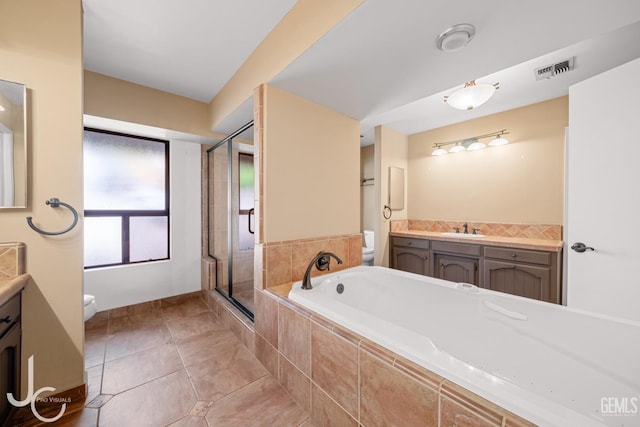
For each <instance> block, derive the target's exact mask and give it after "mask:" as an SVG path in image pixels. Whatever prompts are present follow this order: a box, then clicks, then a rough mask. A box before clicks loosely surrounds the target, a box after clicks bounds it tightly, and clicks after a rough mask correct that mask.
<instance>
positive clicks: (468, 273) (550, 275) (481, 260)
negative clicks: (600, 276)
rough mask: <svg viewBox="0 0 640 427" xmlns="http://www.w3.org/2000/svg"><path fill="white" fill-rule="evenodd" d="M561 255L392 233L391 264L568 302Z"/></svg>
mask: <svg viewBox="0 0 640 427" xmlns="http://www.w3.org/2000/svg"><path fill="white" fill-rule="evenodd" d="M561 260H562V251H561V250H560V251H557V252H556V251H540V250H530V249H520V248H508V247H502V246H485V245H483V244H482V243H480V242H478V243H475V244H474V243H460V242H450V241H446V240H429V239H423V238H419V237H416V238H410V237H398V236H391V257H390V266H391V268H395V269H398V270H403V271H408V272H411V273H418V274H422V275H425V276H432V277H437V278H439V279H444V280H449V281H451V282H463V283H471V284H473V285H476V286H479V287H481V288H485V289H491V290H493V291H498V292H505V293H508V294H512V295H518V296H521V297H526V298H533V299H537V300H540V301H546V302H551V303H555V304H561V303H562V297H561V283H562V279H561V273H562V272H561V265H562V262H561Z"/></svg>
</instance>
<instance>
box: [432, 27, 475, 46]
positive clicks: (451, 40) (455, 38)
mask: <svg viewBox="0 0 640 427" xmlns="http://www.w3.org/2000/svg"><path fill="white" fill-rule="evenodd" d="M475 35H476V27H474V26H473V25H471V24H458V25H454V26H453V27H451V28H447V29H446V30H445V31H444V32H443V33H442V34H440V35H439V36H438V38H437V39H436V45H437V46H438V49H440V50H441V51H443V52H453V51H456V50H458V49H462V48H463V47H465V46H466V45H467V44H468V43H469V42H470V41H471V40H473V37H474V36H475Z"/></svg>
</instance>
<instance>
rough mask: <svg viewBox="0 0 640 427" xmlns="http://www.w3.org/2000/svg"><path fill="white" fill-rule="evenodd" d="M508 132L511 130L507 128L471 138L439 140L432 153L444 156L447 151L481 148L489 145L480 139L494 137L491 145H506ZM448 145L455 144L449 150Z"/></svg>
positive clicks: (454, 151)
mask: <svg viewBox="0 0 640 427" xmlns="http://www.w3.org/2000/svg"><path fill="white" fill-rule="evenodd" d="M508 133H509V132H507V130H506V129H502V130H499V131H497V132H491V133H487V134H485V135H478V136H472V137H470V138H465V139H457V140H455V141H448V142H438V143H437V144H433V148H435V150H433V152H432V153H431V155H432V156H442V155H443V154H447V153H459V152H461V151H475V150H481V149H483V148H485V147H486V146H487V145H486V144H485V143H483V142H480V141H479V140H480V139H484V138H493V140H492V141H491V142H490V143H489V146H491V147H496V146H500V145H505V144H508V143H509V141H508V140H507V139H506V138H504V135H507V134H508ZM447 145H453V146H452V147H451V148H450V149H449V151H447V150H445V149H444V148H443V147H445V146H447Z"/></svg>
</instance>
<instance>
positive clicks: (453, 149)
mask: <svg viewBox="0 0 640 427" xmlns="http://www.w3.org/2000/svg"><path fill="white" fill-rule="evenodd" d="M466 149H467V148H466V147H465V146H464V145H462V142H461V141H458V142H456V145H454V146H453V147H451V148H449V152H450V153H459V152H461V151H464V150H466Z"/></svg>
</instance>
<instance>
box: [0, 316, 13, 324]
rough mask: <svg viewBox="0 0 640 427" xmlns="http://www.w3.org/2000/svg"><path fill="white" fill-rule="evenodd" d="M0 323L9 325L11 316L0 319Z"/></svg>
mask: <svg viewBox="0 0 640 427" xmlns="http://www.w3.org/2000/svg"><path fill="white" fill-rule="evenodd" d="M0 322H2V323H11V322H13V318H12V317H11V316H6V317H3V318H2V319H0Z"/></svg>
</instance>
